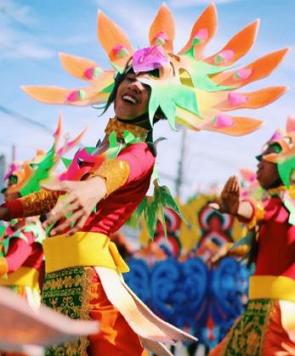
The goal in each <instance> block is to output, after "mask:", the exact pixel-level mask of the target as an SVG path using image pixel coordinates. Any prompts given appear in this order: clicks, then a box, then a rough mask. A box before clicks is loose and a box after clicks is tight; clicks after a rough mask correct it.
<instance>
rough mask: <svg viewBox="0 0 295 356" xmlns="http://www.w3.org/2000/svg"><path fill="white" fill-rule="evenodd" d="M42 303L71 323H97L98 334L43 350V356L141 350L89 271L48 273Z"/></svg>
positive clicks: (93, 270) (72, 355)
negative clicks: (75, 320)
mask: <svg viewBox="0 0 295 356" xmlns="http://www.w3.org/2000/svg"><path fill="white" fill-rule="evenodd" d="M42 302H43V303H44V304H46V305H47V306H48V307H50V308H52V309H54V310H56V311H58V312H60V313H62V314H65V315H67V316H69V317H70V318H72V319H84V320H87V319H88V320H89V319H94V320H98V321H99V322H100V333H99V334H98V335H93V336H89V337H88V338H87V337H80V338H79V339H78V340H76V341H74V342H67V343H64V344H61V345H56V346H53V347H50V348H47V349H46V356H49V355H50V356H53V355H54V356H85V355H131V356H135V355H136V356H139V355H141V354H142V352H143V348H142V346H141V344H140V342H139V338H138V336H137V335H136V334H135V333H134V332H133V331H132V330H131V328H130V327H129V325H128V324H127V323H126V321H125V320H124V318H123V317H122V316H121V314H120V313H119V312H118V311H117V310H116V309H115V308H114V307H113V305H112V304H111V303H110V302H109V301H108V299H107V297H106V295H105V293H104V290H103V288H102V285H101V282H100V280H99V277H98V275H97V273H96V271H95V269H94V268H92V267H72V268H67V269H63V270H61V271H57V272H52V273H47V275H46V277H45V283H44V287H43V292H42Z"/></svg>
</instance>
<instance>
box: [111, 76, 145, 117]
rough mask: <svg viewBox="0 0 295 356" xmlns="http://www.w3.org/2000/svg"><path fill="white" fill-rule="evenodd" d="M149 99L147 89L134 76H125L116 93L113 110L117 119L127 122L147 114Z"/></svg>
mask: <svg viewBox="0 0 295 356" xmlns="http://www.w3.org/2000/svg"><path fill="white" fill-rule="evenodd" d="M149 98H150V89H149V87H148V86H146V85H144V84H142V83H141V82H140V81H139V80H138V79H137V76H136V74H134V73H129V74H127V75H126V77H125V78H124V79H123V81H122V82H121V84H120V85H119V87H118V90H117V93H116V98H115V103H114V104H115V105H114V108H115V113H116V115H117V117H119V118H120V119H123V120H128V119H134V118H136V117H138V116H141V115H143V114H145V113H147V112H148V103H149Z"/></svg>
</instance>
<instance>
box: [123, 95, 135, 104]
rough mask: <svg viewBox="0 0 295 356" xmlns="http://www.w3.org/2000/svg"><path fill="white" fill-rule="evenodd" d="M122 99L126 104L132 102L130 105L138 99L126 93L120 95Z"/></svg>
mask: <svg viewBox="0 0 295 356" xmlns="http://www.w3.org/2000/svg"><path fill="white" fill-rule="evenodd" d="M122 100H124V101H125V102H126V103H128V104H132V105H135V104H138V100H137V99H136V98H135V97H134V96H131V95H128V94H124V95H123V96H122Z"/></svg>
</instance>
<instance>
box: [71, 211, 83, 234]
mask: <svg viewBox="0 0 295 356" xmlns="http://www.w3.org/2000/svg"><path fill="white" fill-rule="evenodd" d="M87 218H88V215H87V214H85V213H83V215H82V216H81V217H80V218H79V219H78V220H77V221H76V224H75V226H73V227H72V228H71V229H70V230H69V231H68V232H67V234H69V235H73V234H74V233H75V232H77V231H81V230H82V228H83V226H84V225H85V223H86V221H87Z"/></svg>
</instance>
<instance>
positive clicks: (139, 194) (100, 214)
mask: <svg viewBox="0 0 295 356" xmlns="http://www.w3.org/2000/svg"><path fill="white" fill-rule="evenodd" d="M118 159H120V160H124V161H126V162H128V164H129V167H130V174H129V178H128V181H127V182H126V183H125V185H124V186H123V187H121V188H120V189H118V190H117V191H115V192H114V193H113V194H111V195H110V196H108V197H107V198H106V199H104V200H103V201H101V202H100V203H99V204H98V207H97V212H96V213H95V214H92V215H91V216H90V217H89V219H88V220H87V223H86V224H85V225H84V227H83V229H82V230H83V231H93V232H100V233H103V234H106V235H108V236H110V235H111V234H113V233H114V232H116V231H117V230H118V229H119V228H120V227H121V226H122V225H123V224H124V223H125V222H126V220H127V219H128V218H129V217H130V215H131V214H132V212H133V211H134V210H135V209H136V207H137V206H138V204H139V203H140V202H141V201H142V199H143V198H144V196H145V194H146V192H147V191H148V188H149V185H150V178H151V175H152V172H153V168H154V164H155V157H154V156H153V154H152V152H151V151H150V149H149V147H148V145H147V144H146V143H138V144H133V145H130V146H128V147H127V148H125V149H124V150H122V151H121V152H120V154H119V156H118Z"/></svg>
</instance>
